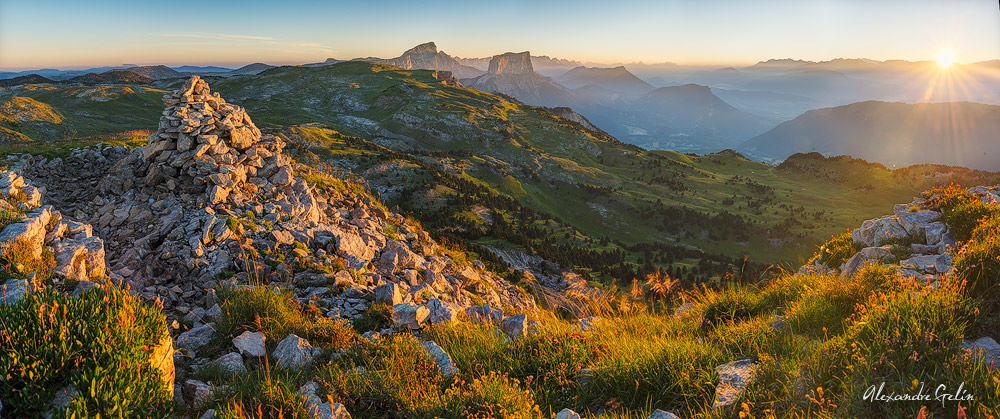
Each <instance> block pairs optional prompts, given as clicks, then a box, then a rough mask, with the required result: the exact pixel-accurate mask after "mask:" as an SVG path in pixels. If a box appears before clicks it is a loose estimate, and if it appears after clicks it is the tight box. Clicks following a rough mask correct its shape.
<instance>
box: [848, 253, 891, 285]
mask: <svg viewBox="0 0 1000 419" xmlns="http://www.w3.org/2000/svg"><path fill="white" fill-rule="evenodd" d="M891 257H892V248H891V247H890V246H882V247H866V248H864V249H861V251H860V252H858V253H855V254H854V256H851V258H850V259H848V260H847V262H844V265H843V266H841V267H840V276H841V277H843V278H853V277H854V274H855V273H857V272H858V270H860V269H861V268H863V267H864V266H865V265H867V264H869V263H876V262H881V261H882V260H885V259H888V258H891Z"/></svg>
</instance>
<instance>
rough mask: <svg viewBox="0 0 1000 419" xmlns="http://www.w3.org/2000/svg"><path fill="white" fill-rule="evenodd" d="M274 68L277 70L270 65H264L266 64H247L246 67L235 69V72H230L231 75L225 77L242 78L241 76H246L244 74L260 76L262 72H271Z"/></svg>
mask: <svg viewBox="0 0 1000 419" xmlns="http://www.w3.org/2000/svg"><path fill="white" fill-rule="evenodd" d="M272 68H275V66H273V65H270V64H264V63H253V64H247V65H245V66H243V67H240V68H237V69H235V70H233V71H230V72H229V73H227V74H225V75H226V76H240V75H244V74H260V72H262V71H265V70H270V69H272Z"/></svg>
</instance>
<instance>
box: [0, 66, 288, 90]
mask: <svg viewBox="0 0 1000 419" xmlns="http://www.w3.org/2000/svg"><path fill="white" fill-rule="evenodd" d="M274 67H275V66H273V65H268V64H264V63H253V64H248V65H245V66H243V67H240V68H237V69H231V68H225V67H216V66H189V65H185V66H180V67H168V66H165V65H152V66H136V65H127V66H120V67H96V68H90V69H86V70H57V69H51V68H48V69H40V70H28V71H15V72H0V83H2V84H6V85H10V86H14V85H17V84H25V83H36V82H31V81H27V80H31V79H28V78H19V77H24V76H41V77H44V78H45V79H47V80H49V82H58V81H71V80H73V79H74V78H77V79H76V80H77V82H83V81H86V80H102V79H106V80H108V81H106V82H115V80H119V81H120V82H127V83H139V82H138V81H129V80H134V79H135V77H133V76H129V75H127V74H126V73H122V72H123V71H127V72H132V73H134V74H137V75H139V76H142V77H147V78H150V79H153V80H162V79H170V78H176V77H190V76H193V75H202V76H218V77H230V76H237V75H243V74H257V73H260V72H261V71H264V70H267V69H270V68H274ZM112 72H115V73H112ZM107 73H112V74H107ZM100 74H107V75H105V76H99V75H100ZM88 75H92V76H88ZM81 76H86V77H82V78H80V77H81ZM14 79H17V80H23V81H25V82H19V83H13V82H6V83H3V82H2V80H14ZM40 83H45V82H41V81H40Z"/></svg>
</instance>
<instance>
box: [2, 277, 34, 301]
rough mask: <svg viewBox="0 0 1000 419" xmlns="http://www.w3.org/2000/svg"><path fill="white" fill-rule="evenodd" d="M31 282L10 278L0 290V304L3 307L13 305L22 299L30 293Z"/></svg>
mask: <svg viewBox="0 0 1000 419" xmlns="http://www.w3.org/2000/svg"><path fill="white" fill-rule="evenodd" d="M31 289H32V285H31V282H29V281H28V280H24V279H17V278H11V279H8V280H7V282H4V284H3V289H0V291H2V292H0V303H3V304H4V305H8V304H14V303H16V302H18V301H21V300H22V299H24V297H25V296H26V295H28V293H29V292H31Z"/></svg>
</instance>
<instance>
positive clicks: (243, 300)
mask: <svg viewBox="0 0 1000 419" xmlns="http://www.w3.org/2000/svg"><path fill="white" fill-rule="evenodd" d="M219 298H220V300H221V301H222V303H221V304H220V307H221V308H222V318H221V319H220V320H219V322H218V325H217V331H218V339H220V340H221V341H222V342H228V341H229V339H232V338H233V337H235V336H237V335H239V334H240V333H242V332H243V331H245V330H258V327H259V329H260V331H261V332H263V333H264V335H265V336H266V337H267V341H268V343H269V344H270V343H274V344H277V342H279V341H281V340H282V339H284V338H285V337H287V336H288V335H289V334H290V333H294V334H296V335H298V336H299V337H302V338H305V339H307V340H308V341H309V343H311V344H312V345H313V346H324V347H330V348H333V349H340V348H346V347H348V346H349V344H350V343H351V342H352V341H353V340H354V339H356V338H357V334H356V333H355V332H354V331H353V330H352V329H351V327H350V326H347V325H343V324H341V323H337V322H334V321H333V320H331V319H330V318H328V317H326V316H323V315H321V314H320V313H307V312H306V310H303V308H302V307H300V305H299V303H298V302H297V301H295V298H294V297H292V296H291V295H289V294H287V293H275V292H274V291H271V290H269V289H267V288H264V287H259V286H254V287H246V288H236V287H226V288H222V289H221V290H220V292H219ZM258 318H259V321H258Z"/></svg>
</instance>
